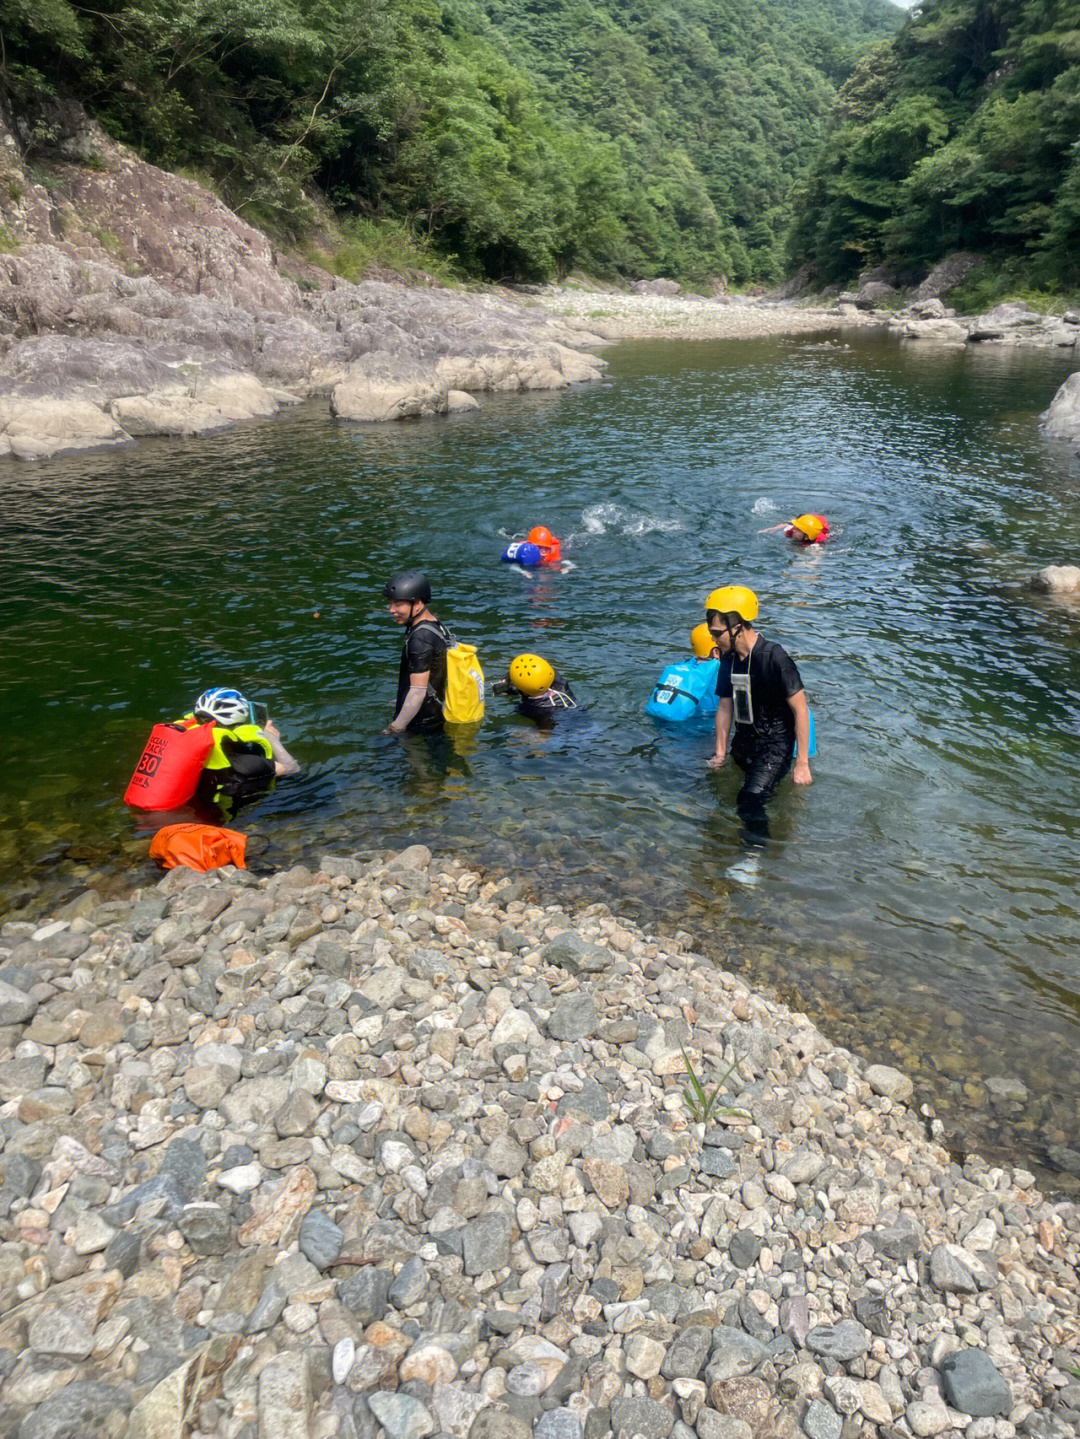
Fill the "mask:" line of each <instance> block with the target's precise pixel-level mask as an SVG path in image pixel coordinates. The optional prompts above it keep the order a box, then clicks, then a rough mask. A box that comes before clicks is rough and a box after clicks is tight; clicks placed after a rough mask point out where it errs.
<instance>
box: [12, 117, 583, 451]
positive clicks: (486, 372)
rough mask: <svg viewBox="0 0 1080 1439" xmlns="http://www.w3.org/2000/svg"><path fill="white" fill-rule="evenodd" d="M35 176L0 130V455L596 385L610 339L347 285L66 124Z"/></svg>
mask: <svg viewBox="0 0 1080 1439" xmlns="http://www.w3.org/2000/svg"><path fill="white" fill-rule="evenodd" d="M55 129H56V133H57V138H56V140H55V147H54V152H53V153H52V155H51V157H50V159H49V163H48V164H47V165H43V164H40V163H39V164H38V165H36V166H35V167H33V168H31V167H28V166H27V164H26V163H25V162H24V159H23V154H22V151H21V149H20V146H19V144H18V142H17V140H16V137H15V135H14V134H13V133H12V131H11V130H10V129H8V128H5V126H4V124H3V117H2V115H0V457H2V456H11V457H13V458H15V459H24V460H25V459H38V458H46V457H48V456H50V455H54V454H58V453H61V452H64V451H71V450H78V449H85V448H88V447H98V446H102V445H119V444H125V443H128V442H130V441H131V440H132V439H134V438H137V437H139V436H145V435H193V434H201V433H204V432H206V431H210V430H214V429H219V428H221V427H223V426H226V425H231V424H235V423H237V422H238V421H241V420H251V419H259V418H265V417H267V416H270V415H272V414H274V413H275V412H276V411H277V410H278V409H279V408H280V407H281V406H282V405H289V404H292V403H294V402H296V401H297V400H300V399H304V398H307V397H309V396H312V395H320V396H326V397H327V398H328V400H329V407H330V412H331V414H333V415H334V416H337V417H339V418H341V419H345V420H363V421H372V420H388V419H399V418H402V417H405V416H411V415H430V414H441V413H445V412H446V411H447V410H451V409H462V408H469V407H472V406H474V405H475V403H476V402H475V400H474V399H473V398H472V397H471V395H470V394H468V393H466V392H470V391H481V390H531V389H561V388H564V387H565V386H567V385H570V384H576V383H580V382H583V381H587V380H595V379H598V378H599V377H600V376H601V374H602V373H603V368H604V363H603V361H602V360H599V359H597V358H596V357H595V355H593V354H592V353H586V352H587V351H590V350H591V349H595V348H596V347H597V346H598V345H602V344H603V341H602V340H601V339H600V338H599V337H598V336H596V335H593V334H590V333H589V332H588V331H587V330H584V329H583V328H582V327H580V326H571V325H568V324H567V323H565V322H562V321H559V320H556V319H554V318H552V317H549V316H546V315H542V314H539V313H538V312H536V311H535V310H534V311H531V312H530V311H527V310H525V309H524V308H523V307H522V306H521V305H520V304H518V303H516V302H515V300H514V299H513V298H512V297H510V296H502V295H499V294H497V293H495V292H493V291H486V292H482V293H467V292H464V291H456V290H449V289H442V288H438V287H433V286H425V285H424V284H422V283H419V282H421V281H423V280H424V278H425V277H423V276H416V277H413V278H414V283H412V284H406V283H403V282H400V281H395V280H393V278H392V277H389V278H388V279H386V280H384V281H378V280H370V281H365V282H363V283H361V284H351V283H349V282H348V281H347V280H343V279H339V278H336V277H334V276H333V275H331V274H329V273H327V271H326V270H324V269H321V268H319V266H317V265H315V264H310V263H307V262H305V261H303V260H301V259H299V258H297V257H295V256H294V257H292V258H289V257H287V256H285V255H283V254H282V253H281V252H280V251H279V250H278V249H276V248H275V246H274V245H272V244H271V242H270V241H269V240H268V239H267V237H266V236H265V235H263V234H262V233H260V232H259V231H258V230H256V229H254V228H253V227H252V226H250V225H248V224H246V223H245V222H244V221H243V220H242V219H240V217H239V216H237V215H236V214H234V213H233V212H232V211H230V210H229V209H228V208H227V207H226V206H225V205H223V204H222V203H221V202H220V201H219V200H218V199H217V198H216V197H215V196H214V195H212V194H210V192H209V191H207V190H206V189H204V188H203V187H202V186H200V185H198V184H196V183H195V182H194V181H193V180H189V179H186V178H184V177H182V176H179V175H173V174H169V173H167V172H165V171H163V170H159V169H157V168H156V167H155V166H153V165H148V164H146V163H144V162H143V161H141V160H139V159H138V158H137V157H136V156H135V155H134V154H132V153H131V152H130V151H129V150H126V149H124V148H123V147H122V146H119V145H116V144H114V143H113V142H112V141H111V140H109V138H108V137H107V136H106V135H105V134H104V133H103V132H102V131H101V130H100V129H99V128H98V127H97V126H96V125H94V124H93V123H92V122H90V121H89V120H87V119H86V117H85V115H83V114H82V112H81V111H79V110H78V109H77V108H76V107H66V108H64V107H59V108H58V110H57V116H56V121H55Z"/></svg>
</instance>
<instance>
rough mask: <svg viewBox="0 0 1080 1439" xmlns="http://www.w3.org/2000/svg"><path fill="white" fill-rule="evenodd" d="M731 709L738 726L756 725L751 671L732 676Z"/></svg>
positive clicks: (733, 673)
mask: <svg viewBox="0 0 1080 1439" xmlns="http://www.w3.org/2000/svg"><path fill="white" fill-rule="evenodd" d="M731 708H732V717H733V718H734V720H735V723H736V724H747V725H752V724H753V723H754V702H753V700H752V699H751V698H750V671H749V670H744V671H743V673H742V674H736V673H735V672H734V670H733V671H732V674H731Z"/></svg>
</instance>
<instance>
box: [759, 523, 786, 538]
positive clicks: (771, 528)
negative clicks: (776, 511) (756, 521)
mask: <svg viewBox="0 0 1080 1439" xmlns="http://www.w3.org/2000/svg"><path fill="white" fill-rule="evenodd" d="M786 529H787V524H786V523H785V524H782V525H769V526H768V527H767V528H766V529H764V530H758V534H759V535H775V534H776V532H777V530H786Z"/></svg>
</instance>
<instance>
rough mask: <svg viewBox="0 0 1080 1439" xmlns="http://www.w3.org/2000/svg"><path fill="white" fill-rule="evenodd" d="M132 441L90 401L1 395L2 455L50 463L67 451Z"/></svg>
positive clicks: (0, 435)
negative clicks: (50, 460)
mask: <svg viewBox="0 0 1080 1439" xmlns="http://www.w3.org/2000/svg"><path fill="white" fill-rule="evenodd" d="M130 439H131V436H130V435H129V434H127V432H126V431H125V430H123V429H122V428H121V427H120V425H118V424H117V422H116V421H115V420H114V419H113V417H112V416H111V415H107V414H105V412H104V411H103V410H101V409H99V408H98V406H97V405H95V404H93V403H91V401H89V400H81V399H64V398H60V397H58V398H55V399H35V398H27V397H26V396H21V395H9V396H0V456H4V455H10V456H11V457H12V458H13V459H16V460H46V459H50V458H51V457H52V456H53V455H58V454H60V453H62V452H63V451H65V450H87V449H95V448H97V447H98V446H101V445H122V444H125V443H127V441H129V440H130Z"/></svg>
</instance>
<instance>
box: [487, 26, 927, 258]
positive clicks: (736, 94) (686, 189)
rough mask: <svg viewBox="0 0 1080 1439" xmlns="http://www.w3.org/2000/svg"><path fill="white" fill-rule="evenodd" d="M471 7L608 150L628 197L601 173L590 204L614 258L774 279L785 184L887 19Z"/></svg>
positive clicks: (801, 167) (803, 165) (808, 154)
mask: <svg viewBox="0 0 1080 1439" xmlns="http://www.w3.org/2000/svg"><path fill="white" fill-rule="evenodd" d="M482 3H483V4H484V8H485V10H486V12H487V14H488V15H489V16H490V17H491V19H492V21H493V22H494V24H495V26H496V27H497V29H498V31H499V33H500V35H503V36H505V37H506V38H507V39H508V40H509V41H510V44H511V47H512V53H513V55H514V57H515V58H516V59H519V60H520V61H521V62H522V63H523V64H524V65H525V66H526V67H527V68H528V69H529V70H530V72H532V73H533V74H537V75H540V76H542V77H543V79H544V81H546V83H547V87H548V88H547V93H548V94H549V95H550V96H551V97H552V99H553V101H554V103H555V104H556V105H557V106H559V107H560V108H565V109H568V110H569V112H570V113H571V114H572V115H573V116H574V118H575V120H576V121H577V123H578V124H579V125H581V126H587V127H588V128H589V129H591V130H592V131H594V132H596V133H597V134H598V135H600V136H602V137H603V138H604V140H605V141H607V142H608V143H609V144H610V145H611V146H612V147H613V149H614V155H613V162H614V163H613V169H614V170H615V171H616V172H621V174H622V175H623V176H625V188H626V192H627V193H625V194H620V192H619V186H618V183H617V181H615V182H614V183H613V182H612V180H609V182H608V185H607V187H606V194H605V196H604V197H603V200H602V202H601V206H600V212H601V213H602V214H606V215H608V216H609V217H610V216H611V215H612V213H613V212H614V215H615V216H616V217H617V218H618V220H619V221H621V225H620V229H621V231H622V236H623V241H622V243H623V253H622V255H621V256H620V259H621V261H622V265H623V267H624V268H631V269H635V268H636V269H639V270H644V271H645V272H649V271H651V270H652V269H654V268H655V267H656V266H658V265H659V267H660V268H663V266H664V263H665V262H666V263H667V265H668V268H669V269H683V270H686V269H690V270H692V269H694V268H695V266H699V265H700V263H701V260H702V259H703V258H704V257H705V256H708V257H709V260H708V264H709V265H710V266H712V267H715V266H716V265H717V264H719V268H720V269H722V270H723V271H725V272H726V273H728V274H729V275H732V276H734V277H735V278H738V279H746V278H755V279H771V278H774V277H776V276H777V275H778V274H779V272H780V269H781V268H782V246H783V238H784V235H785V233H786V230H787V227H788V224H789V222H790V216H791V211H790V205H789V203H788V196H789V191H790V189H791V186H792V183H793V181H795V180H796V179H798V178H799V177H800V176H801V175H804V174H805V173H806V171H807V167H808V166H809V164H810V163H811V162H812V160H813V158H814V155H815V153H816V150H817V146H818V143H819V140H820V137H821V134H822V131H823V126H824V123H825V119H826V117H827V115H828V113H829V110H830V108H831V105H832V102H833V96H834V95H835V91H836V88H837V87H838V86H839V85H841V84H842V83H843V82H844V81H845V80H846V79H847V77H848V76H849V75H850V74H851V71H852V69H853V66H854V64H855V62H856V59H857V57H858V56H859V54H860V53H861V52H863V51H864V50H865V49H866V48H867V45H868V43H870V42H871V41H872V40H873V39H875V38H878V37H881V36H883V35H886V34H887V33H889V32H890V31H893V30H895V29H896V28H897V26H898V25H899V23H900V20H901V17H900V14H899V12H898V11H897V10H896V9H895V7H894V6H892V5H890V4H888V3H882V0H791V3H786V4H785V3H783V0H764V3H757V4H755V3H747V0H679V3H677V4H676V3H669V4H656V3H654V0H530V3H527V4H525V5H522V4H520V3H518V0H482ZM616 157H617V158H616ZM605 202H606V203H605ZM609 222H610V221H609ZM673 254H674V255H676V256H678V259H677V260H676V261H674V262H672V261H671V260H670V259H668V258H667V257H668V256H670V255H673Z"/></svg>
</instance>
